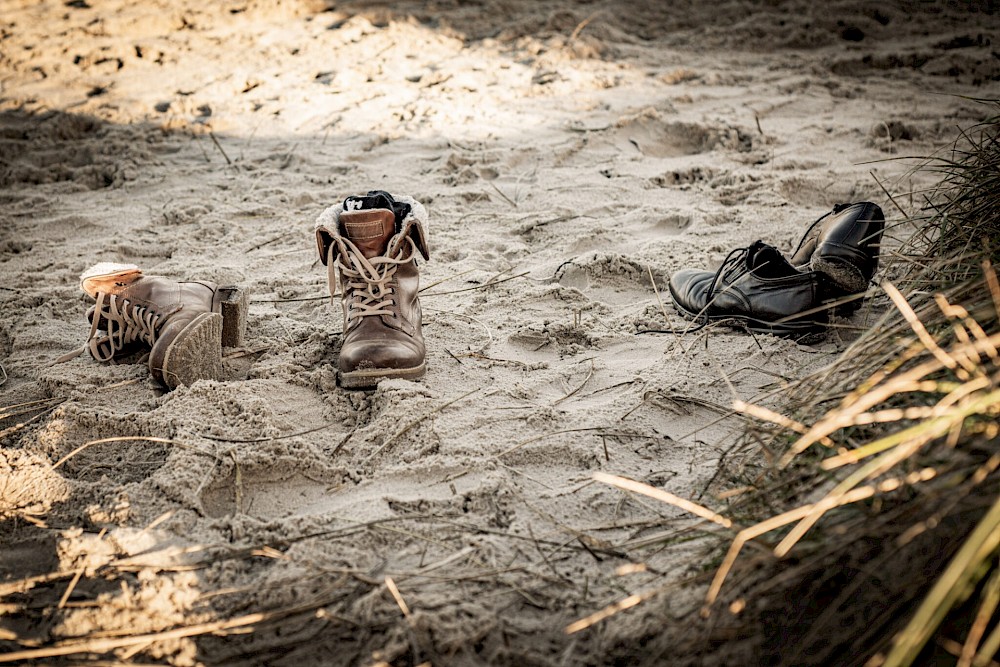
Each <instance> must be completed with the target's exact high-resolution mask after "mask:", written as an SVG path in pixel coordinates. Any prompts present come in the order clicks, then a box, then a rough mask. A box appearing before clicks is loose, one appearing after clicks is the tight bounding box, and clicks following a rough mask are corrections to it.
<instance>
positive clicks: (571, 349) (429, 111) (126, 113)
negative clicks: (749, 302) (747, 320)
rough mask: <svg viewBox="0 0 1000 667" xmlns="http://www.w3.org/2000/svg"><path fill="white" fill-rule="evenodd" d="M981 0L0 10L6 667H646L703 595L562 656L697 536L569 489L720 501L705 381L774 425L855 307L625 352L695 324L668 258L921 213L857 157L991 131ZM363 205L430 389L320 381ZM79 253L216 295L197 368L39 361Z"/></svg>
mask: <svg viewBox="0 0 1000 667" xmlns="http://www.w3.org/2000/svg"><path fill="white" fill-rule="evenodd" d="M956 4H961V3H956ZM981 4H982V6H981V7H976V6H972V7H971V8H970V7H968V6H963V7H961V8H955V7H949V6H946V5H945V4H944V3H940V4H935V3H923V2H920V3H918V2H913V3H907V2H883V3H864V2H852V1H850V0H833V1H832V2H826V3H811V2H805V1H802V2H787V3H773V2H720V3H713V2H676V3H656V2H649V3H648V4H647V3H643V2H620V3H619V2H610V1H607V0H597V1H594V2H530V1H528V0H523V1H518V0H486V1H485V2H476V3H459V2H434V3H420V2H412V3H407V2H396V3H350V2H344V3H341V2H337V3H335V4H334V3H330V4H328V5H323V4H322V3H316V2H305V1H304V2H293V1H286V2H282V1H281V0H226V1H223V2H208V3H201V2H194V1H193V0H187V1H186V2H169V1H167V0H159V1H154V2H142V3H133V2H126V1H125V0H74V1H73V2H63V1H61V0H60V1H58V2H53V1H43V2H35V1H28V0H3V1H2V2H0V187H2V190H0V304H2V305H0V312H2V317H0V364H2V369H3V372H2V373H0V381H3V384H2V386H0V405H2V406H9V405H15V404H23V403H27V402H29V401H41V402H39V403H34V404H31V405H28V406H27V407H26V408H13V409H9V410H5V409H3V408H0V417H2V421H0V521H2V523H0V526H2V531H0V577H2V579H0V593H2V594H3V596H4V597H3V603H4V606H3V607H0V614H3V618H2V620H0V654H2V653H3V652H4V651H10V650H13V649H15V648H18V649H24V648H30V646H29V645H30V643H31V642H32V641H33V642H36V645H41V646H52V645H53V644H54V643H57V642H65V641H67V640H70V639H72V638H77V637H84V636H88V637H101V638H103V641H105V645H102V646H104V649H103V650H104V651H106V650H108V649H109V648H114V647H115V646H116V643H115V642H119V643H122V644H127V645H124V646H123V647H122V648H118V649H116V650H117V654H116V655H117V657H118V658H121V659H123V660H126V661H129V660H135V661H138V662H151V661H166V662H169V663H171V664H176V665H192V664H196V663H199V662H203V663H206V664H218V663H223V662H225V663H227V664H273V665H332V664H371V663H374V662H377V661H378V660H380V659H384V660H388V661H393V660H397V659H398V660H399V664H410V663H411V662H412V663H414V664H416V663H420V662H422V661H427V660H429V661H431V662H432V663H433V664H456V665H465V664H480V663H483V664H485V663H490V664H493V663H511V662H515V661H517V662H519V663H522V664H602V663H605V662H611V661H614V660H627V659H628V657H629V656H640V657H642V658H646V659H649V660H650V661H653V662H655V661H658V660H666V659H667V658H668V657H669V656H663V655H661V654H653V653H651V652H646V651H645V650H644V648H643V644H642V639H641V638H642V637H643V636H645V634H646V633H649V632H651V631H655V630H657V629H658V628H661V627H664V628H671V627H674V626H675V625H676V624H677V623H680V622H681V621H677V620H676V619H678V618H683V614H685V613H686V612H688V611H689V610H690V609H692V608H696V607H697V605H698V603H699V600H700V598H701V596H702V595H703V594H704V585H705V581H704V576H702V578H700V579H697V580H696V581H694V582H692V583H689V584H686V585H683V586H679V587H677V588H675V589H671V590H670V591H669V592H666V593H663V594H660V595H658V596H655V597H653V598H652V599H650V600H649V601H646V602H644V603H643V604H641V605H639V606H638V608H636V609H633V610H631V611H627V612H623V613H621V614H618V615H616V616H614V617H613V618H611V619H609V620H606V621H603V622H599V623H597V624H595V625H594V626H593V627H590V628H588V629H585V630H583V631H581V632H578V633H576V634H572V635H570V634H566V633H565V632H564V628H565V627H566V626H567V625H568V624H569V623H571V622H573V621H575V620H577V619H580V618H583V617H585V616H587V615H588V614H591V613H593V612H595V611H597V610H599V609H601V608H602V607H604V606H605V605H608V604H610V603H613V602H615V601H616V600H619V599H622V598H625V597H626V596H628V595H630V594H633V593H638V594H644V593H647V592H649V591H653V590H656V588H657V587H658V586H660V585H661V584H662V583H663V582H664V581H666V580H668V579H682V578H685V577H695V576H697V575H703V574H704V573H706V572H707V573H708V574H711V571H712V563H711V562H706V561H704V556H703V555H702V547H704V546H705V542H704V541H700V540H698V539H697V538H698V537H699V535H701V534H702V533H703V528H704V526H703V525H699V524H697V523H696V522H695V521H694V520H693V519H692V518H691V517H689V516H688V515H687V514H685V513H683V512H682V511H680V510H679V509H676V508H674V507H672V506H669V505H664V504H661V503H658V502H656V501H653V500H651V499H648V498H644V497H642V496H632V495H626V494H624V493H622V492H621V491H618V490H616V489H613V488H610V487H608V486H606V485H604V484H600V483H597V482H594V481H593V479H592V475H593V473H594V472H595V471H604V472H609V473H614V474H619V475H623V476H627V477H631V478H634V479H638V480H641V481H644V482H647V483H649V484H652V485H654V486H657V487H660V488H663V489H665V490H668V491H670V492H672V493H675V494H677V495H679V496H682V497H688V498H692V499H696V500H699V501H700V502H702V503H704V504H706V505H708V506H710V507H713V508H715V509H720V510H724V509H725V501H724V500H720V499H719V498H718V495H717V494H718V492H719V491H720V490H723V489H726V488H729V487H731V486H733V485H737V484H739V483H741V482H740V481H739V480H733V479H722V478H717V476H716V474H715V473H716V472H717V470H718V469H719V464H720V459H721V458H722V457H724V456H726V454H727V451H728V450H729V449H730V448H731V446H732V444H733V442H735V436H736V434H737V433H739V432H740V431H741V429H742V428H743V424H744V422H743V421H742V420H741V419H739V418H736V417H733V416H732V415H730V414H729V412H728V408H729V406H730V405H731V403H732V400H733V398H734V394H735V396H738V397H739V398H741V399H743V400H746V401H759V402H762V403H763V404H765V405H771V406H773V405H775V404H776V401H777V400H778V399H777V398H775V390H776V389H780V386H781V384H782V382H783V381H785V380H788V379H793V378H798V377H801V376H802V375H803V374H805V373H807V372H809V371H811V370H815V369H817V368H819V367H821V366H823V365H825V364H827V363H829V362H830V361H831V360H833V359H834V358H835V357H836V355H837V354H838V353H839V352H840V351H841V350H843V349H844V347H845V346H846V344H847V343H848V342H849V341H850V340H851V338H852V336H854V335H856V331H857V330H858V328H863V327H867V326H869V325H870V324H871V323H872V322H874V321H875V319H876V318H877V316H878V315H879V313H880V310H881V309H882V308H883V307H884V304H883V303H882V302H881V301H879V300H877V299H875V300H873V301H872V302H871V303H870V304H869V305H867V306H866V307H864V308H862V309H861V310H860V311H859V312H858V313H857V314H855V315H854V316H853V317H851V318H850V319H840V320H837V321H836V322H835V326H834V327H833V328H832V329H831V332H830V334H829V335H828V336H826V338H825V339H823V340H820V341H813V342H805V343H802V342H795V341H792V340H785V339H778V338H773V337H771V336H764V335H756V336H751V335H748V334H747V333H745V332H743V331H740V330H734V329H727V328H721V327H712V328H709V329H705V330H702V331H699V332H696V333H688V334H684V335H670V334H639V332H640V331H642V330H645V329H649V328H658V329H663V328H671V327H680V328H683V327H684V326H686V324H687V323H686V322H685V321H684V320H682V319H680V318H679V317H678V316H677V315H676V314H675V313H674V311H673V310H672V308H671V306H670V303H669V295H668V293H667V291H666V281H667V280H668V278H669V276H670V274H671V273H672V272H673V271H675V270H677V269H679V268H682V267H685V266H695V267H704V268H714V267H715V266H717V265H718V264H719V262H720V261H721V260H722V259H723V258H724V257H725V255H726V254H727V253H728V252H729V251H730V250H731V249H733V248H736V247H739V246H744V245H747V244H748V243H750V242H751V241H753V240H755V239H758V238H763V239H765V240H767V241H769V242H771V243H773V244H775V245H777V246H778V247H780V248H782V249H783V250H786V251H788V250H791V248H792V247H793V246H794V244H795V243H796V241H797V240H798V238H799V236H800V235H801V233H802V232H803V230H804V229H805V227H806V226H807V225H808V223H810V222H811V221H812V220H813V219H815V218H816V217H818V216H819V215H820V214H822V213H823V212H825V211H826V210H828V209H829V207H830V206H831V205H833V204H834V203H836V202H841V201H856V200H865V199H868V200H873V201H876V202H878V203H879V204H880V205H882V206H883V208H884V209H885V211H886V214H887V216H888V217H889V218H890V219H891V220H890V224H891V225H892V227H891V229H890V231H889V233H888V234H887V239H886V244H887V250H886V252H887V254H888V253H891V252H892V250H891V249H892V247H893V245H896V244H898V240H899V239H900V238H901V237H903V236H905V229H904V227H905V225H904V226H903V227H900V226H899V223H900V222H901V221H902V215H901V214H900V212H899V210H897V208H896V207H895V206H893V205H892V204H891V203H890V202H889V201H888V199H887V197H886V196H885V194H884V193H883V191H882V190H881V189H880V187H879V185H878V183H877V181H876V179H875V178H874V177H873V175H872V173H870V172H873V173H874V174H875V175H876V176H877V177H878V179H879V180H880V181H881V182H882V183H883V184H885V187H886V188H887V189H889V190H890V191H891V192H893V193H899V197H898V199H897V201H898V203H899V204H900V206H901V207H902V208H903V209H905V210H908V211H912V210H916V209H917V208H918V207H919V206H920V199H919V195H910V194H907V193H908V192H910V191H911V190H914V189H919V188H920V187H922V186H924V185H926V184H927V183H928V182H930V181H929V180H928V176H925V175H920V176H916V177H914V176H910V175H907V173H906V172H907V169H908V165H909V164H911V163H910V162H907V161H896V160H888V161H887V160H886V158H893V157H898V156H905V155H923V154H927V153H929V152H931V151H933V150H936V149H937V148H939V147H941V146H943V145H945V144H946V143H947V142H949V141H950V140H951V139H952V138H953V137H954V136H955V134H956V130H955V128H956V127H957V126H959V125H968V124H970V123H973V122H976V121H978V120H981V119H982V117H983V115H984V113H985V110H984V107H982V106H981V105H978V104H976V103H975V102H972V101H970V100H966V99H963V98H961V97H959V95H967V96H973V97H986V96H993V97H996V96H997V92H998V89H997V81H998V79H1000V55H998V53H997V50H998V49H1000V30H998V26H997V18H996V17H995V16H993V15H990V14H988V13H986V10H988V9H989V6H988V3H981ZM973 5H974V3H973ZM873 161H875V162H873ZM372 188H379V189H386V190H389V191H391V192H395V193H404V194H409V195H411V196H413V197H415V198H417V199H418V200H419V201H421V202H422V203H424V204H425V205H426V207H427V209H428V211H429V214H430V225H429V229H428V241H429V245H430V252H431V259H430V261H428V262H426V263H425V264H424V265H423V267H422V274H421V279H422V284H423V286H424V291H423V293H422V296H421V302H422V304H423V307H424V318H425V319H424V333H425V336H426V339H427V341H428V366H429V370H428V373H427V376H426V378H425V379H423V380H421V381H419V382H409V381H403V380H393V381H386V382H383V383H382V384H381V385H380V386H379V387H378V389H377V390H375V391H371V392H362V391H345V390H342V389H340V388H338V387H337V385H336V359H337V352H338V348H339V345H340V333H339V332H340V327H341V315H340V308H339V303H334V304H331V303H330V300H329V297H328V291H327V284H326V280H327V278H326V271H325V269H324V267H323V266H322V265H321V264H320V263H319V261H318V257H317V253H316V250H315V242H314V239H313V235H312V226H313V221H314V220H315V219H316V217H317V215H318V214H319V213H320V212H321V211H322V210H323V209H324V208H325V207H327V206H329V205H331V204H333V203H335V202H337V201H340V200H342V199H343V198H344V197H345V196H346V195H349V194H356V193H362V192H364V191H366V190H368V189H372ZM96 261H119V262H133V263H136V264H139V265H140V266H141V267H142V268H143V269H144V270H145V271H146V273H149V274H155V275H164V276H169V277H172V278H175V279H205V280H212V281H216V282H218V283H225V284H231V283H237V284H245V285H247V286H249V287H250V289H251V290H252V294H253V304H252V307H251V310H250V319H249V328H248V341H247V346H246V348H245V349H242V350H230V351H229V352H230V355H231V356H229V357H228V358H227V360H226V366H227V373H228V375H229V378H228V379H227V380H226V381H223V382H209V381H204V382H198V383H196V384H195V385H194V386H191V387H182V388H180V389H178V390H176V391H173V392H169V393H166V392H164V391H163V390H162V389H161V388H160V387H158V386H157V385H156V384H155V383H153V382H152V381H151V380H150V378H149V374H148V370H147V368H146V366H145V365H143V364H141V363H124V364H120V365H105V364H99V363H97V362H95V361H94V360H92V359H90V358H89V357H87V356H81V357H79V358H77V359H75V360H73V361H70V362H67V363H64V364H58V365H53V364H52V362H53V361H54V360H55V359H56V358H58V357H59V356H60V355H63V354H64V353H66V352H68V351H70V350H72V349H73V348H76V347H79V346H80V345H82V344H83V342H84V340H85V339H86V336H87V333H88V325H87V323H86V316H85V312H86V309H87V307H88V302H87V298H86V296H85V295H84V294H83V293H82V292H81V290H80V289H79V285H78V276H79V274H80V273H81V271H83V270H84V269H85V268H86V267H88V266H89V265H90V264H92V263H94V262H96ZM654 283H655V286H656V288H657V289H658V290H659V298H662V300H663V304H662V306H661V303H660V302H659V300H658V296H657V292H656V291H655V290H654ZM872 293H873V294H874V293H875V290H874V289H873V290H872ZM133 361H134V359H133ZM10 413H14V414H10ZM35 417H37V418H35ZM31 418H35V419H34V420H33V421H31V422H30V423H28V424H26V425H22V424H23V423H24V422H26V421H28V420H30V419H31ZM102 438H119V439H118V440H114V441H110V442H102V443H96V444H88V446H87V447H85V448H83V449H82V450H80V449H78V448H80V446H81V445H83V444H85V443H92V441H94V440H96V439H102ZM70 454H72V456H70ZM65 457H68V458H65ZM57 462H58V463H59V465H58V466H54V464H56V463H57ZM758 465H764V461H763V459H761V461H760V462H758ZM639 563H644V564H645V571H642V568H632V570H629V569H628V568H626V569H624V570H622V569H620V568H622V566H628V565H629V564H639ZM192 566H196V567H192ZM43 575H47V576H43ZM665 575H666V578H665ZM30 577H39V578H38V579H34V580H30V581H27V582H25V581H24V580H25V579H26V578H30ZM387 578H389V579H390V580H391V581H392V582H394V584H395V586H396V588H397V590H398V598H399V601H397V600H396V599H395V598H394V596H393V595H392V594H391V588H392V585H391V584H389V585H387V583H386V579H387ZM400 601H401V602H400ZM404 603H405V606H407V607H408V610H407V615H406V616H404V613H403V611H402V607H403V606H404ZM276 610H277V611H278V612H279V613H280V614H281V615H279V616H278V617H276V618H268V619H267V620H268V622H267V623H265V624H263V625H261V626H259V627H257V628H256V629H254V630H253V631H252V632H249V633H245V632H242V633H241V632H237V631H239V630H240V627H235V628H232V629H230V630H229V631H227V632H224V633H221V634H216V635H211V634H200V635H197V636H193V637H186V636H183V635H185V634H190V631H183V630H181V631H178V632H175V633H174V634H173V635H171V638H170V639H169V640H162V641H155V642H152V641H151V640H150V639H140V640H137V641H133V642H132V643H127V642H121V641H120V638H121V637H122V636H123V635H126V634H136V633H140V634H141V633H155V632H159V631H163V630H170V629H176V628H183V627H188V626H191V625H193V624H199V623H211V622H213V621H216V620H218V619H236V620H235V621H234V623H235V624H236V625H237V626H238V625H239V623H240V622H242V621H243V620H248V619H247V616H248V615H251V614H254V613H257V612H265V613H269V612H275V611H276ZM249 620H253V618H252V617H251V618H249ZM196 629H197V628H196ZM745 633H752V629H749V628H744V629H741V630H739V631H737V632H736V633H735V634H734V637H735V636H739V635H741V634H745ZM224 635H225V636H224ZM13 636H16V637H19V638H21V640H23V641H21V642H15V641H3V640H11V639H12V637H13ZM2 657H3V656H2V655H0V659H2ZM115 664H118V663H115Z"/></svg>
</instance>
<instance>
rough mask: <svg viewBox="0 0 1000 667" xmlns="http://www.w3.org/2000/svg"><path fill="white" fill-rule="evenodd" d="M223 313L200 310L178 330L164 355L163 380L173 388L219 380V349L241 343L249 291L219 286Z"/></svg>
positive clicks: (220, 353) (221, 368)
mask: <svg viewBox="0 0 1000 667" xmlns="http://www.w3.org/2000/svg"><path fill="white" fill-rule="evenodd" d="M219 293H220V294H221V296H222V314H221V315H220V314H218V313H203V314H201V315H199V316H198V317H196V318H195V319H194V320H192V321H191V323H190V324H188V325H187V326H186V327H184V330H183V331H181V332H180V333H179V334H178V335H177V338H175V339H174V341H173V343H171V345H170V346H169V347H168V348H167V350H166V352H165V353H164V356H163V368H161V369H160V373H161V374H162V376H163V382H164V383H165V384H166V385H167V386H168V387H170V388H171V389H175V388H176V387H177V386H179V385H182V384H183V385H191V384H193V383H194V382H197V381H198V380H222V379H223V367H222V348H223V347H238V346H240V345H242V344H243V338H244V335H245V333H246V326H247V312H248V310H249V307H250V295H249V291H248V290H247V289H246V288H243V287H221V288H219Z"/></svg>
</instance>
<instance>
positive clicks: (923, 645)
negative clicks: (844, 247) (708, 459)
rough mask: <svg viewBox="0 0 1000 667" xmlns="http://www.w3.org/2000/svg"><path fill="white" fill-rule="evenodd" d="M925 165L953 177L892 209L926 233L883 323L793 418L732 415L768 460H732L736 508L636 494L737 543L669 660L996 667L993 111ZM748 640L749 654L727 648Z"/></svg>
mask: <svg viewBox="0 0 1000 667" xmlns="http://www.w3.org/2000/svg"><path fill="white" fill-rule="evenodd" d="M986 103H987V104H989V105H990V106H991V108H992V109H993V111H994V112H997V111H1000V103H998V102H997V101H992V102H986ZM921 168H922V169H926V170H932V171H935V172H938V173H940V175H941V180H940V182H939V184H938V185H937V187H935V188H933V189H931V190H930V191H927V192H923V193H913V194H914V196H919V197H921V199H922V206H921V210H920V212H919V215H913V214H910V213H907V212H906V211H904V210H903V209H902V207H900V206H898V203H897V201H896V200H895V199H893V201H892V204H893V205H894V206H896V208H897V210H898V211H899V212H900V213H902V215H903V218H904V219H903V220H901V225H905V224H912V225H914V226H915V227H916V228H917V230H918V231H917V232H916V233H915V234H914V235H913V236H912V237H911V238H910V240H909V241H908V242H906V243H905V244H904V245H903V246H902V247H901V248H900V249H898V250H896V251H890V250H888V249H886V251H884V252H883V256H884V257H886V259H887V260H888V261H887V262H886V265H887V266H886V270H885V271H884V272H883V273H884V281H883V282H882V284H881V290H880V292H879V294H878V295H877V296H876V299H877V300H878V299H880V300H883V301H884V302H885V303H886V305H887V306H888V308H887V312H886V313H885V314H884V315H883V316H882V317H881V318H880V320H879V321H878V322H877V323H876V325H875V326H873V327H872V328H871V330H870V331H868V332H866V333H865V334H864V335H862V336H861V337H860V338H859V339H858V340H857V341H856V342H855V343H854V344H852V346H851V347H850V348H849V349H848V350H847V351H846V352H845V354H843V355H842V357H841V359H840V360H839V361H837V362H836V363H834V364H832V365H831V366H830V367H828V368H826V369H824V370H823V371H822V372H820V373H817V374H815V375H813V376H811V377H807V378H805V379H803V380H802V381H800V382H798V383H796V385H795V386H794V387H792V389H791V390H790V391H789V392H788V396H789V399H788V403H787V407H786V410H787V411H788V412H789V413H790V414H793V415H796V416H797V418H796V419H793V418H792V417H789V416H786V415H783V414H778V413H776V412H774V411H772V410H768V409H765V408H762V407H760V406H752V405H746V404H743V403H740V402H737V404H735V405H734V409H735V410H737V411H739V412H743V413H744V414H746V415H747V416H748V417H749V418H752V419H753V420H754V421H753V422H752V423H751V424H750V426H749V427H748V430H747V437H746V438H745V441H744V443H743V444H744V448H743V450H744V452H745V451H746V450H748V449H749V448H750V447H749V446H751V445H754V446H755V451H759V452H762V453H763V456H764V458H765V459H766V460H767V463H768V465H761V464H760V458H761V457H760V455H759V454H753V455H744V456H743V458H742V459H741V460H739V461H737V462H734V463H730V464H729V466H728V470H727V471H726V472H728V476H729V478H730V479H729V481H730V482H731V483H732V484H733V486H735V487H737V488H736V489H733V490H732V491H728V492H726V493H723V494H720V496H719V499H720V500H722V499H726V500H727V503H728V506H727V507H726V508H725V509H722V510H719V512H718V513H717V512H715V511H713V510H709V509H707V508H695V509H692V508H688V507H684V505H683V504H682V503H681V502H678V501H676V500H674V499H671V498H665V497H660V495H657V494H656V493H655V492H657V491H658V490H656V489H647V490H642V489H639V488H634V489H631V490H633V491H636V492H639V493H646V494H647V495H651V496H653V497H659V499H660V500H663V501H664V502H669V503H671V504H674V505H677V506H678V507H684V509H687V511H690V512H692V513H693V514H696V515H700V516H702V517H703V518H707V519H709V520H710V521H713V522H714V523H715V524H718V525H719V526H722V527H723V528H724V529H725V531H726V532H727V533H728V534H730V535H732V539H731V542H730V547H729V550H728V552H727V553H726V554H725V556H724V557H723V558H722V560H721V561H719V562H718V563H717V564H713V565H714V567H715V573H714V579H713V580H712V582H711V584H710V585H709V587H708V590H707V596H706V605H705V607H704V608H703V609H702V617H703V618H705V619H707V620H706V621H705V623H704V625H703V626H702V627H701V632H699V633H698V635H699V639H698V641H691V640H690V636H685V635H684V633H685V632H687V633H690V626H688V628H686V629H685V630H684V631H682V632H680V633H672V632H670V631H668V632H667V633H665V635H669V637H668V638H660V639H654V640H651V641H652V642H653V643H657V644H663V647H662V648H663V650H664V652H666V651H670V652H671V653H672V654H673V655H674V656H677V653H678V652H679V653H681V656H678V657H684V658H685V660H687V661H688V662H699V661H700V662H720V656H722V658H721V661H722V662H725V661H732V660H729V659H735V658H734V655H740V657H739V658H738V659H739V660H741V661H746V660H748V659H749V658H748V657H747V656H748V655H751V654H752V656H753V659H752V660H753V662H754V663H755V664H770V665H858V666H864V667H883V666H889V665H891V666H893V667H900V666H906V665H913V664H956V665H958V666H960V667H986V666H994V665H998V662H997V661H996V658H995V656H996V655H997V654H998V649H1000V613H998V609H1000V567H998V558H1000V472H998V469H1000V424H998V419H997V417H998V414H1000V280H998V278H997V272H996V269H995V268H994V267H995V266H996V265H997V264H1000V115H993V116H992V117H991V118H989V119H988V120H986V121H985V122H983V123H982V124H980V125H978V126H975V127H973V128H970V129H968V130H966V131H964V132H963V133H962V134H961V136H960V137H959V139H958V141H956V142H955V144H954V146H953V147H952V148H951V150H950V151H949V153H948V155H946V156H944V157H935V158H932V159H930V160H928V161H927V162H926V163H924V164H923V165H921ZM890 198H892V195H890ZM807 424H811V426H807ZM602 481H605V482H608V483H612V484H615V485H616V486H622V488H625V486H623V485H622V483H621V482H620V481H617V482H616V481H615V480H602ZM633 484H634V483H633ZM717 530H718V529H717ZM751 547H753V548H751ZM633 597H635V596H633ZM622 602H623V603H625V602H633V603H636V604H637V603H638V600H635V601H630V600H623V601H622ZM629 606H631V605H629ZM614 611H616V610H612V609H610V608H609V609H608V610H606V612H607V613H605V612H602V613H603V614H604V616H601V615H600V614H599V615H595V617H597V616H599V617H600V618H603V617H605V616H607V615H610V613H613V612H614ZM585 620H586V619H585ZM573 629H575V628H573ZM675 634H678V635H680V636H679V637H678V636H674V635H675ZM667 639H669V641H667ZM737 643H739V644H741V647H742V648H741V649H740V651H743V653H737V652H734V650H733V649H731V648H729V647H730V645H733V644H737ZM668 644H669V647H668V646H667V645H668ZM747 647H749V648H747ZM706 654H707V657H706ZM682 662H683V661H682Z"/></svg>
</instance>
